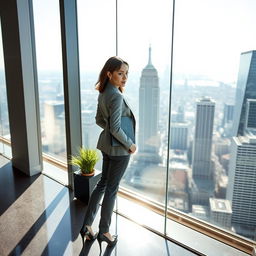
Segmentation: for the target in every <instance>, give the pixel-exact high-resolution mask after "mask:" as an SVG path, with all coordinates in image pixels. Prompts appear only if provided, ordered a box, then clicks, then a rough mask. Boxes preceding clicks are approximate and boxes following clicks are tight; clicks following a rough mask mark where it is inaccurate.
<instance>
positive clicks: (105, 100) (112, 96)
mask: <svg viewBox="0 0 256 256" xmlns="http://www.w3.org/2000/svg"><path fill="white" fill-rule="evenodd" d="M121 116H129V117H131V118H132V120H133V127H134V134H135V124H136V121H135V118H134V115H133V113H132V111H131V109H130V108H129V105H128V104H127V102H126V101H125V99H124V97H123V94H122V93H121V92H120V91H119V90H118V88H116V87H115V86H113V85H112V84H110V83H108V84H107V86H106V88H105V90H104V91H103V92H102V93H100V94H99V97H98V107H97V114H96V117H95V119H96V123H97V125H99V126H100V127H101V128H103V131H102V132H101V134H100V137H99V140H98V144H97V148H98V149H99V150H101V151H103V152H104V153H106V154H108V155H111V156H123V155H129V154H130V153H129V148H130V147H131V145H132V144H133V142H132V140H131V139H130V138H129V137H127V135H126V134H125V133H124V131H123V130H122V129H121ZM111 134H112V135H113V136H114V137H115V138H116V139H117V140H118V141H119V142H120V143H121V144H122V145H120V146H114V147H113V146H112V145H111Z"/></svg>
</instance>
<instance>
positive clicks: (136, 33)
mask: <svg viewBox="0 0 256 256" xmlns="http://www.w3.org/2000/svg"><path fill="white" fill-rule="evenodd" d="M118 6H119V9H118V17H119V19H118V28H119V30H118V35H119V37H118V49H119V56H120V57H121V58H123V59H125V60H126V61H127V62H128V63H129V65H130V70H129V79H128V82H127V85H126V88H125V92H124V93H125V97H126V98H127V100H128V102H129V105H130V106H131V109H132V110H133V113H134V115H135V116H136V144H137V147H138V149H137V152H136V154H135V155H133V156H132V158H131V160H130V164H129V167H128V169H127V171H126V173H125V175H124V177H123V179H122V182H121V186H122V187H123V188H125V189H129V190H131V191H132V192H135V193H137V194H138V195H139V196H140V197H145V198H146V199H148V200H150V201H152V202H153V203H157V204H160V205H162V206H164V204H165V187H166V171H167V144H168V139H167V137H168V111H169V92H170V82H169V78H170V53H171V28H172V27H171V22H172V1H170V0H166V1H165V0H161V1H135V0H132V1H122V0H120V1H119V2H118ZM135 6H136V8H135ZM131 14H132V18H131ZM126 205H127V204H120V206H119V211H120V212H123V213H125V214H126V215H128V216H129V217H132V218H135V219H136V220H137V221H139V222H140V223H143V224H146V225H147V226H149V227H151V228H154V229H156V230H158V231H160V232H163V231H164V218H163V217H162V216H160V215H155V217H153V214H152V213H150V212H147V211H145V212H144V210H143V209H142V208H143V207H142V208H141V207H138V206H137V207H136V206H135V207H136V209H137V210H138V209H140V210H139V211H140V213H138V212H137V210H135V211H134V208H130V209H128V208H129V207H126ZM131 209H132V210H131ZM134 213H136V214H135V215H133V214H134ZM151 215H152V216H151ZM141 217H142V218H141ZM138 218H140V219H138ZM153 218H154V219H153Z"/></svg>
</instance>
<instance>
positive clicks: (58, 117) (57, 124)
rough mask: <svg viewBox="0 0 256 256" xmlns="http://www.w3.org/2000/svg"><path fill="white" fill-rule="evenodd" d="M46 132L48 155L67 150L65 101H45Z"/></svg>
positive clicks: (45, 143) (44, 131)
mask: <svg viewBox="0 0 256 256" xmlns="http://www.w3.org/2000/svg"><path fill="white" fill-rule="evenodd" d="M44 108H45V110H44V130H43V133H44V134H45V142H44V141H43V144H44V145H47V148H48V149H47V150H48V153H50V154H51V153H52V154H58V153H62V152H64V151H65V150H66V138H65V134H66V131H65V116H64V102H63V101H45V103H44Z"/></svg>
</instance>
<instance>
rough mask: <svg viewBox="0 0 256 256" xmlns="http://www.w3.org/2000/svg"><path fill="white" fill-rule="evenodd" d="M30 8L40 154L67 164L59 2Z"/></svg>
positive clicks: (53, 0) (36, 2)
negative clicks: (41, 146)
mask: <svg viewBox="0 0 256 256" xmlns="http://www.w3.org/2000/svg"><path fill="white" fill-rule="evenodd" d="M33 5H34V21H35V37H36V54H37V68H38V87H39V100H40V117H41V129H42V145H43V153H46V154H48V155H50V156H52V157H54V158H56V159H58V160H61V161H64V162H66V161H67V157H66V135H65V112H64V96H63V74H62V55H61V31H60V12H59V1H57V0H46V1H40V0H33Z"/></svg>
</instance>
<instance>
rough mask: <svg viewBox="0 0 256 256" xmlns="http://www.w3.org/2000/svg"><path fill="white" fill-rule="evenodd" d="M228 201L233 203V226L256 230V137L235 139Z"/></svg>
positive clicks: (232, 147) (233, 141) (232, 150)
mask: <svg viewBox="0 0 256 256" xmlns="http://www.w3.org/2000/svg"><path fill="white" fill-rule="evenodd" d="M227 199H228V200H230V201H231V202H232V211H233V215H232V224H238V225H245V226H254V227H255V228H256V135H253V134H252V133H251V134H246V135H245V136H239V137H233V138H232V142H231V157H230V164H229V177H228V188H227Z"/></svg>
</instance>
